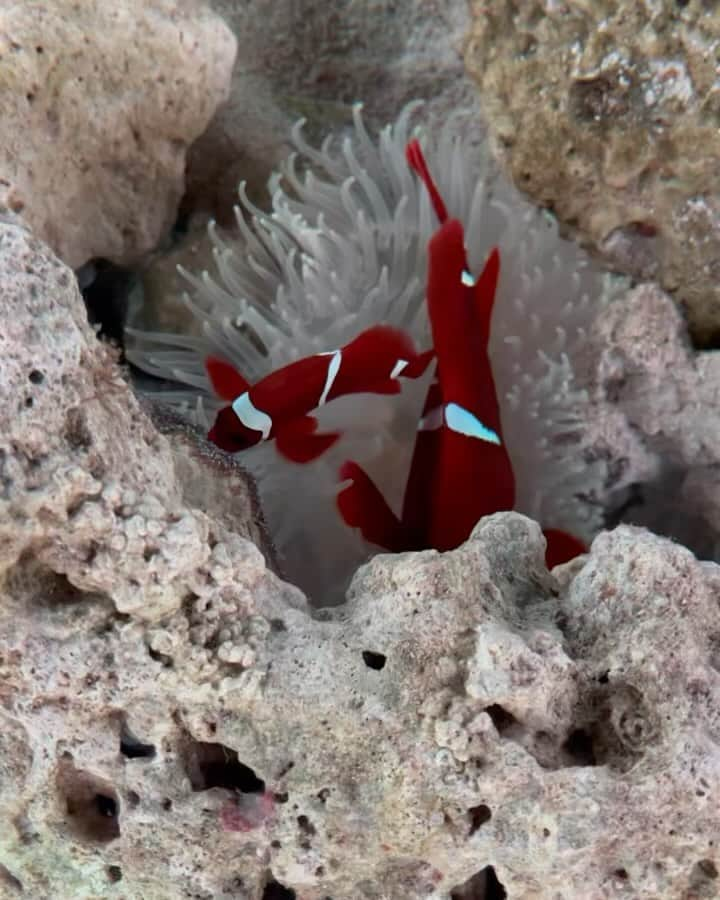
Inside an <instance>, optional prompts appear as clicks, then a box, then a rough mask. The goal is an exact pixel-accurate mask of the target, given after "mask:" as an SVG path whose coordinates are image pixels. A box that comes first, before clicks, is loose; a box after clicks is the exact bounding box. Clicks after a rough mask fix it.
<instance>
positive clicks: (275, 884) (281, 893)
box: [262, 875, 297, 900]
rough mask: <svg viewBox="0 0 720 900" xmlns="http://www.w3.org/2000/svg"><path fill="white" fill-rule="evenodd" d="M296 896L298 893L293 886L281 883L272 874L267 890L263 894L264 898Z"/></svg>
mask: <svg viewBox="0 0 720 900" xmlns="http://www.w3.org/2000/svg"><path fill="white" fill-rule="evenodd" d="M296 897H297V894H296V893H295V891H294V890H292V888H288V887H285V885H284V884H280V882H279V881H276V880H275V879H274V878H273V876H272V875H271V876H270V880H269V881H268V883H267V884H266V885H265V890H264V891H263V894H262V900H295V898H296Z"/></svg>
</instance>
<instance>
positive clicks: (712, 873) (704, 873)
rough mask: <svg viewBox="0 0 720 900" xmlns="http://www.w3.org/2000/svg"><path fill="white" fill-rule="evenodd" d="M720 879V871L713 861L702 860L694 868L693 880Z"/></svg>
mask: <svg viewBox="0 0 720 900" xmlns="http://www.w3.org/2000/svg"><path fill="white" fill-rule="evenodd" d="M717 877H718V869H717V866H716V865H715V863H714V862H713V861H712V860H711V859H701V860H700V861H699V862H697V863H695V865H694V866H693V871H692V875H691V880H693V881H696V882H697V881H715V879H716V878H717Z"/></svg>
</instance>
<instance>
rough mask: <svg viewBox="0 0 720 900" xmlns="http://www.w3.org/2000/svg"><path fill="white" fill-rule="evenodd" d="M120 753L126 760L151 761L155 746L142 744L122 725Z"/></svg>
mask: <svg viewBox="0 0 720 900" xmlns="http://www.w3.org/2000/svg"><path fill="white" fill-rule="evenodd" d="M120 752H121V753H122V755H123V756H127V758H128V759H152V758H153V757H154V756H155V744H145V743H143V742H142V741H141V740H140V739H139V738H137V737H135V735H134V734H133V733H132V731H130V729H129V728H128V727H127V725H126V724H123V726H122V728H121V730H120Z"/></svg>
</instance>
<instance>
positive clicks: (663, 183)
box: [466, 0, 720, 342]
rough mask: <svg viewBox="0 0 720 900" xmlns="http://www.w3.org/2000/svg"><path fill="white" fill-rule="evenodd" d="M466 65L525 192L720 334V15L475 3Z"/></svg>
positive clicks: (554, 0)
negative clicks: (719, 184)
mask: <svg viewBox="0 0 720 900" xmlns="http://www.w3.org/2000/svg"><path fill="white" fill-rule="evenodd" d="M472 9H473V15H474V24H473V27H472V32H471V36H470V39H469V41H468V44H467V47H466V63H467V67H468V70H469V72H470V73H471V74H472V75H473V76H474V77H475V79H476V81H477V84H478V86H479V89H480V94H481V99H482V104H483V109H484V112H485V114H486V116H487V120H488V126H489V130H490V133H491V135H492V136H493V139H494V142H495V145H496V147H497V149H498V151H499V153H500V155H501V156H502V157H504V159H505V162H506V164H507V166H508V168H509V170H510V172H511V174H512V177H513V179H514V181H515V183H516V184H517V185H518V186H519V187H520V188H521V189H522V190H525V191H527V193H528V194H529V195H530V196H531V197H532V198H533V199H534V200H535V201H536V202H537V203H539V204H541V205H543V206H548V207H550V208H551V209H553V211H554V212H555V213H556V214H557V215H558V217H559V218H560V220H561V221H562V222H564V223H565V224H566V225H568V226H571V227H573V228H575V229H578V230H579V233H580V235H581V236H582V237H583V238H585V239H587V240H588V242H589V243H592V244H593V245H594V246H595V247H596V248H597V249H599V250H600V251H601V252H602V253H603V254H604V255H605V257H606V259H608V261H609V262H610V263H611V264H613V265H615V266H617V267H618V268H620V269H622V270H623V271H625V272H627V273H629V274H631V275H634V276H636V277H639V278H644V279H648V278H652V279H654V280H657V281H659V282H660V284H661V285H662V286H663V287H664V288H665V289H666V290H668V291H669V292H670V293H671V294H672V295H673V296H674V297H675V298H676V299H678V300H679V301H680V302H681V303H682V304H683V305H685V306H686V308H687V310H688V312H689V317H690V323H691V329H692V332H693V336H694V337H695V339H696V340H698V341H700V342H708V341H712V340H714V339H716V338H717V336H718V334H719V333H720V299H719V295H718V291H717V282H718V275H719V273H720V202H719V200H718V193H717V168H718V160H719V159H720V131H719V130H718V124H719V123H720V87H719V83H718V74H717V72H718V68H717V67H718V59H719V58H720V57H719V54H720V15H718V11H717V8H716V4H714V3H709V2H706V0H685V2H675V0H643V2H631V0H628V2H616V0H593V2H587V0H497V2H493V3H485V2H481V0H475V2H473V4H472Z"/></svg>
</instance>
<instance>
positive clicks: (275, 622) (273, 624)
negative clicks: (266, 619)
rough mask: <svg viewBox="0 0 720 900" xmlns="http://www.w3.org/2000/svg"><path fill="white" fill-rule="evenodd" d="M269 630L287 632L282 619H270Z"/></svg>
mask: <svg viewBox="0 0 720 900" xmlns="http://www.w3.org/2000/svg"><path fill="white" fill-rule="evenodd" d="M270 629H271V630H272V631H287V625H286V624H285V623H284V622H283V620H282V619H270Z"/></svg>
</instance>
